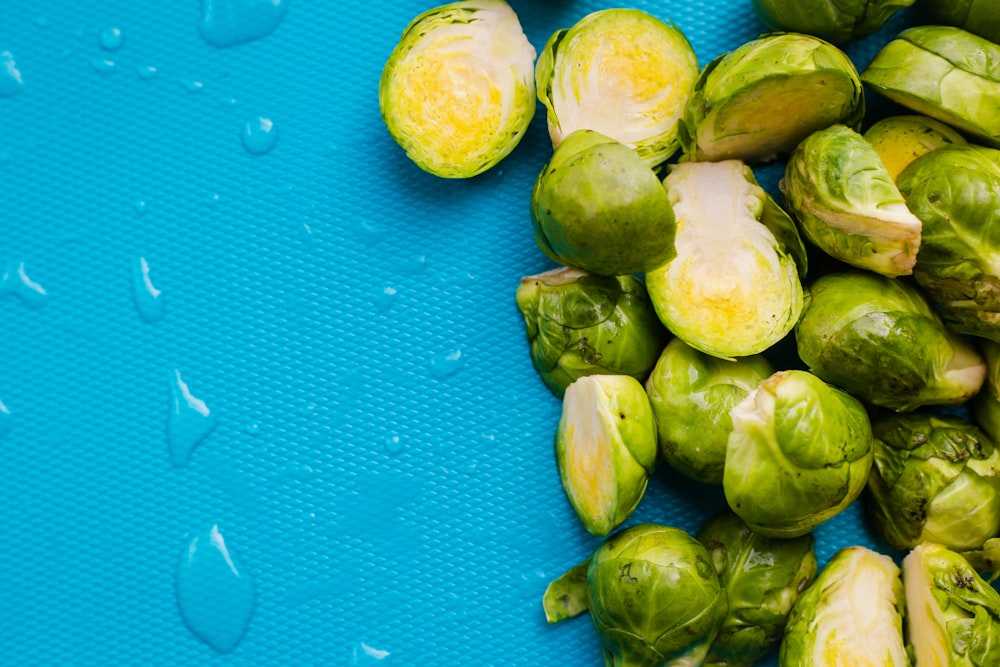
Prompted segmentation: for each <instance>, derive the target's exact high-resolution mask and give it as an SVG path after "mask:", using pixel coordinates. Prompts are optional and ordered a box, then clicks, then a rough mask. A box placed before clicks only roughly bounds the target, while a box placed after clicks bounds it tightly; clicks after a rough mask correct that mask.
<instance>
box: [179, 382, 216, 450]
mask: <svg viewBox="0 0 1000 667" xmlns="http://www.w3.org/2000/svg"><path fill="white" fill-rule="evenodd" d="M217 421H218V418H217V415H216V414H215V413H214V412H212V411H211V410H210V409H209V407H208V406H207V405H206V404H205V401H203V400H201V399H200V398H198V397H197V396H194V395H193V394H192V393H191V391H190V390H189V389H188V386H187V384H185V383H184V380H182V379H181V373H180V371H178V370H176V369H175V370H174V371H173V372H172V373H171V374H170V418H169V419H168V421H167V443H168V445H169V446H170V460H171V462H172V463H173V464H174V465H175V466H178V467H180V466H184V465H187V462H188V460H189V459H190V458H191V452H192V451H194V448H195V447H196V446H197V445H198V443H199V442H201V441H202V440H203V439H204V438H205V436H207V435H208V434H209V433H211V432H212V429H214V428H215V424H216V422H217Z"/></svg>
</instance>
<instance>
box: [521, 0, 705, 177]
mask: <svg viewBox="0 0 1000 667" xmlns="http://www.w3.org/2000/svg"><path fill="white" fill-rule="evenodd" d="M699 71H700V69H699V67H698V60H697V58H696V57H695V53H694V49H692V48H691V45H690V44H689V43H688V41H687V38H686V37H685V36H684V33H682V32H681V30H680V29H679V28H678V27H677V26H675V25H672V24H667V23H664V22H663V21H661V20H659V19H657V18H655V17H653V16H651V15H649V14H647V13H646V12H643V11H640V10H638V9H604V10H601V11H596V12H593V13H591V14H588V15H587V16H585V17H583V18H582V19H581V20H580V21H579V22H577V23H576V25H574V26H573V27H572V28H569V29H568V30H567V29H563V30H557V31H556V32H555V33H553V35H552V36H551V37H550V38H549V40H548V42H547V43H546V45H545V48H543V49H542V52H541V54H540V55H539V56H538V64H537V66H536V68H535V87H536V89H537V91H538V99H539V100H540V101H541V103H542V104H544V105H545V107H546V109H547V110H548V114H547V117H548V126H549V135H550V136H551V138H552V145H553V146H558V145H559V143H560V142H561V141H562V140H563V138H564V137H566V136H567V135H569V134H570V133H572V132H573V131H574V130H582V129H586V130H595V131H597V132H600V133H601V134H604V135H606V136H608V137H612V138H614V139H616V140H617V141H620V142H621V143H623V144H625V145H626V146H628V147H630V148H634V149H635V150H636V152H637V153H638V154H639V156H640V157H641V158H642V159H643V160H645V161H646V163H647V164H649V165H650V166H651V167H655V166H656V165H658V164H660V163H661V162H663V161H665V160H666V159H667V158H669V157H670V156H671V155H673V153H674V152H675V151H676V150H677V146H678V141H677V120H678V118H680V115H681V112H682V111H683V110H684V105H685V104H687V100H688V98H689V97H690V96H691V91H692V90H693V89H694V82H695V79H697V78H698V73H699Z"/></svg>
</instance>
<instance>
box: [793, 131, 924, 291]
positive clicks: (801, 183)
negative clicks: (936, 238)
mask: <svg viewBox="0 0 1000 667" xmlns="http://www.w3.org/2000/svg"><path fill="white" fill-rule="evenodd" d="M780 188H781V192H782V193H783V194H784V195H785V203H786V205H787V206H788V210H789V212H790V213H791V214H792V215H793V216H794V217H795V219H796V220H798V221H799V224H800V225H801V226H802V232H803V233H804V234H805V236H806V238H808V239H809V240H810V241H812V242H813V243H814V244H815V245H816V246H817V247H819V248H820V249H822V250H823V251H824V252H826V253H827V254H828V255H830V256H831V257H834V258H836V259H839V260H840V261H842V262H845V263H846V264H850V265H852V266H856V267H858V268H861V269H868V270H869V271H874V272H875V273H880V274H882V275H884V276H891V277H895V276H901V275H907V274H910V273H912V272H913V265H914V264H915V263H916V261H917V250H918V249H919V248H920V219H919V218H917V216H915V215H913V214H912V213H910V210H909V209H908V208H906V202H905V201H904V200H903V195H901V194H900V193H899V189H898V188H897V187H896V184H895V182H893V180H892V177H891V176H890V174H889V171H888V170H887V169H886V168H885V165H883V164H882V160H881V158H880V157H879V155H878V153H877V152H876V150H875V149H874V148H873V147H872V145H871V144H870V143H868V142H867V141H865V139H864V137H862V136H861V135H860V134H858V133H857V132H856V131H854V130H853V129H851V128H849V127H847V126H846V125H832V126H830V127H828V128H826V129H823V130H819V131H817V132H813V133H812V134H810V135H809V136H808V137H806V139H805V140H804V141H802V143H800V144H799V145H798V146H797V147H796V148H795V150H794V151H793V152H792V155H791V157H789V158H788V164H787V165H786V167H785V177H784V178H783V179H781V182H780Z"/></svg>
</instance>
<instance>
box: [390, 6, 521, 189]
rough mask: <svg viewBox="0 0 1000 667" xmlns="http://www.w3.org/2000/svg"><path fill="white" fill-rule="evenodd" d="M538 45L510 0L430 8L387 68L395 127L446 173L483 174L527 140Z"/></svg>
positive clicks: (423, 160)
mask: <svg viewBox="0 0 1000 667" xmlns="http://www.w3.org/2000/svg"><path fill="white" fill-rule="evenodd" d="M534 71H535V48H534V47H533V46H532V45H531V43H530V42H529V41H528V38H527V37H526V36H525V35H524V32H523V31H522V30H521V24H520V22H519V21H518V18H517V15H516V14H515V13H514V11H513V10H512V9H511V8H510V5H508V4H507V3H506V2H504V0H464V1H463V2H453V3H450V4H446V5H442V6H440V7H436V8H434V9H430V10H428V11H426V12H424V13H423V14H420V15H419V16H417V17H416V18H414V19H413V21H411V22H410V24H409V25H408V26H407V27H406V30H405V31H404V32H403V35H402V37H401V38H400V40H399V44H397V45H396V47H395V48H394V49H393V51H392V54H391V55H390V56H389V59H388V61H387V62H386V64H385V68H384V69H383V70H382V78H381V80H380V81H379V89H378V99H379V107H380V108H381V111H382V119H383V120H384V121H385V124H386V127H387V128H388V129H389V134H391V135H392V138H393V139H395V140H396V143H398V144H399V145H400V146H401V147H402V148H403V149H404V150H405V151H406V154H407V155H408V156H409V157H410V159H411V160H413V161H414V162H415V163H416V164H417V166H419V167H420V168H421V169H424V170H425V171H428V172H430V173H432V174H434V175H436V176H441V177H444V178H468V177H470V176H475V175H476V174H480V173H482V172H484V171H486V170H487V169H489V168H490V167H492V166H494V165H496V164H497V163H498V162H499V161H500V160H502V159H503V158H504V157H506V156H507V155H508V154H509V153H510V152H511V151H512V150H514V147H515V146H517V144H518V143H519V142H520V141H521V138H522V137H523V136H524V133H525V130H526V129H527V127H528V124H529V123H530V122H531V119H532V117H533V116H534V113H535V79H534Z"/></svg>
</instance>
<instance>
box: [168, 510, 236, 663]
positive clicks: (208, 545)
mask: <svg viewBox="0 0 1000 667" xmlns="http://www.w3.org/2000/svg"><path fill="white" fill-rule="evenodd" d="M241 570H242V568H241V567H240V566H239V565H238V564H237V561H236V558H235V556H234V554H233V553H232V552H230V550H229V548H228V547H227V545H226V541H225V539H224V538H223V536H222V533H221V532H219V527H218V526H212V528H211V530H208V531H205V532H202V533H200V534H198V535H196V536H195V537H194V539H192V540H191V541H190V542H189V543H188V545H187V548H186V549H185V550H184V553H183V554H182V555H181V560H180V564H179V565H178V566H177V605H178V607H179V609H180V612H181V618H183V619H184V622H185V623H186V624H187V626H188V628H189V629H190V630H191V632H193V633H194V634H195V636H197V637H198V638H199V639H201V640H202V641H204V642H205V643H206V644H208V645H209V646H211V647H212V648H213V649H215V650H216V651H219V652H220V653H226V652H228V651H232V650H233V649H234V648H236V645H237V644H239V643H240V640H241V639H242V638H243V635H244V634H245V633H246V630H247V626H248V625H249V624H250V617H251V616H252V615H253V609H254V602H255V597H256V594H255V591H254V584H253V580H252V579H251V578H250V576H249V575H248V574H247V573H246V572H245V571H241Z"/></svg>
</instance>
